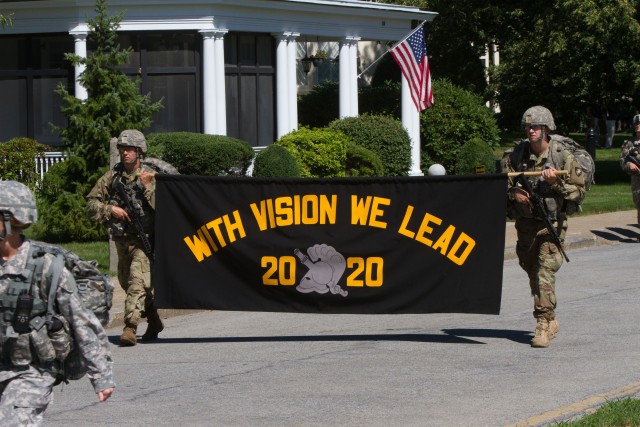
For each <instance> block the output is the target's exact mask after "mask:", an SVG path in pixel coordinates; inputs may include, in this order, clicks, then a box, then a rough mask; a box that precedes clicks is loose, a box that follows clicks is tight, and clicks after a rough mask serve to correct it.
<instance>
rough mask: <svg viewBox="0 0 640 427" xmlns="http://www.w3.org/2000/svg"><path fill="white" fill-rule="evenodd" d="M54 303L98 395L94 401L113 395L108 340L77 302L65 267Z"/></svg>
mask: <svg viewBox="0 0 640 427" xmlns="http://www.w3.org/2000/svg"><path fill="white" fill-rule="evenodd" d="M56 303H57V307H58V311H59V312H60V314H61V315H62V316H64V317H65V319H66V320H67V322H69V326H70V330H71V334H72V338H73V340H74V346H77V348H78V349H79V350H80V353H81V354H82V356H83V358H84V360H85V362H86V366H87V376H88V377H89V380H90V381H91V384H92V385H93V388H94V390H95V392H96V393H98V394H99V393H101V392H102V397H100V395H99V396H98V398H99V399H100V398H102V399H103V400H106V399H107V398H108V397H109V396H110V395H111V393H112V392H113V390H110V391H109V389H113V388H114V387H115V381H114V377H113V360H112V359H111V352H110V351H109V338H108V336H107V333H106V332H105V330H104V328H103V327H102V325H101V324H100V321H99V320H98V319H97V318H96V316H95V315H94V314H93V312H91V311H90V310H89V309H87V308H85V307H84V306H83V305H82V303H81V302H80V300H79V299H78V296H77V291H76V284H75V280H74V279H73V276H72V275H71V273H70V272H69V271H68V270H67V269H66V268H65V269H64V270H63V272H62V274H61V275H60V282H59V285H58V289H57V293H56Z"/></svg>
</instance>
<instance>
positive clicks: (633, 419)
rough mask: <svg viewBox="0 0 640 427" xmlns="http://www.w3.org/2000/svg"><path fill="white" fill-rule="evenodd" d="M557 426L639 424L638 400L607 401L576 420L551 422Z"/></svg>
mask: <svg viewBox="0 0 640 427" xmlns="http://www.w3.org/2000/svg"><path fill="white" fill-rule="evenodd" d="M553 425H554V426H558V427H605V426H606V427H614V426H615V427H618V426H619V427H631V426H640V400H637V399H631V398H627V399H623V400H618V401H616V402H609V403H607V404H605V405H603V406H602V407H601V408H600V409H598V410H597V411H596V412H594V413H593V414H590V415H586V416H584V417H582V418H580V419H579V420H576V421H568V422H562V423H558V424H553Z"/></svg>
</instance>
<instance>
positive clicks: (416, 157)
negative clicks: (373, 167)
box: [400, 75, 424, 176]
mask: <svg viewBox="0 0 640 427" xmlns="http://www.w3.org/2000/svg"><path fill="white" fill-rule="evenodd" d="M400 114H401V116H402V125H403V126H404V127H405V128H406V129H407V133H409V138H410V139H411V169H410V170H409V175H410V176H423V175H424V173H423V172H422V170H421V169H420V112H419V111H418V109H417V108H416V104H414V103H413V100H412V99H411V93H410V91H409V83H408V82H407V79H405V77H404V75H403V76H402V93H401V113H400Z"/></svg>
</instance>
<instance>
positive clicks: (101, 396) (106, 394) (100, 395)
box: [98, 387, 114, 402]
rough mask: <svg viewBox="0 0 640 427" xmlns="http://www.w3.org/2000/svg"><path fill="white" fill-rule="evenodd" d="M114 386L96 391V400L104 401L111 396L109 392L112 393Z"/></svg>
mask: <svg viewBox="0 0 640 427" xmlns="http://www.w3.org/2000/svg"><path fill="white" fill-rule="evenodd" d="M113 390H114V388H113V387H109V388H106V389H104V390H102V391H99V392H98V400H99V401H100V402H104V401H105V400H107V399H108V398H110V397H111V394H112V393H113Z"/></svg>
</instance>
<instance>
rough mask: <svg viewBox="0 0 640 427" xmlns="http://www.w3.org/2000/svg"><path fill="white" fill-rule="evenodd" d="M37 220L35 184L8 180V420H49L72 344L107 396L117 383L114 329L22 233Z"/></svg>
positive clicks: (4, 350)
mask: <svg viewBox="0 0 640 427" xmlns="http://www.w3.org/2000/svg"><path fill="white" fill-rule="evenodd" d="M36 218H37V211H36V202H35V199H34V197H33V194H32V193H31V190H29V188H28V187H26V186H25V185H24V184H21V183H19V182H16V181H0V344H1V345H0V358H1V359H0V425H2V426H18V425H29V426H38V425H41V424H42V422H43V415H44V412H45V410H46V409H47V406H48V405H49V403H50V402H51V400H52V397H53V387H54V386H55V385H57V384H58V383H59V382H61V381H63V380H65V369H64V365H63V363H64V361H65V360H66V359H67V357H69V354H70V352H71V348H77V349H79V351H80V353H81V357H82V359H83V361H84V362H83V363H84V364H85V366H86V369H87V374H88V376H89V379H90V380H91V383H92V384H93V388H94V390H95V391H96V393H97V394H98V400H99V401H100V402H104V401H105V400H107V399H108V398H109V396H111V394H112V393H113V390H114V387H115V383H114V380H113V361H112V360H111V354H110V352H109V340H108V337H107V334H106V332H105V331H104V328H103V327H102V325H101V324H100V321H99V320H98V319H97V318H96V316H95V314H94V313H93V312H92V311H90V310H89V309H87V308H85V307H84V306H83V305H82V303H81V302H80V300H79V297H78V294H77V291H76V282H75V280H74V278H73V276H72V274H71V273H70V272H69V270H67V269H66V267H64V266H63V265H62V264H61V263H56V260H57V259H56V257H55V255H53V254H51V253H47V252H42V251H39V250H38V247H39V246H38V245H37V243H36V242H32V241H31V240H29V239H27V238H25V236H24V235H23V234H22V230H24V229H25V228H27V227H29V226H30V225H31V224H32V223H33V222H35V221H36ZM53 299H55V302H54V301H53Z"/></svg>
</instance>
